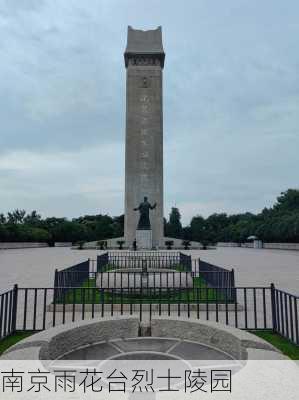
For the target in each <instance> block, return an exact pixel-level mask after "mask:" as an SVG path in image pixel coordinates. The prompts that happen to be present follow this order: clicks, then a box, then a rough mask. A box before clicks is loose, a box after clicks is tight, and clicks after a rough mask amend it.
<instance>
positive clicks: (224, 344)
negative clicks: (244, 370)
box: [151, 316, 283, 360]
mask: <svg viewBox="0 0 299 400" xmlns="http://www.w3.org/2000/svg"><path fill="white" fill-rule="evenodd" d="M151 335H152V336H153V337H172V338H180V339H184V340H190V341H195V342H199V343H202V344H205V345H208V346H211V347H215V348H217V349H220V350H222V351H224V352H226V353H228V354H229V355H231V356H232V357H233V358H235V359H237V360H246V359H250V358H251V357H250V350H251V349H258V350H266V351H267V352H268V351H270V352H277V349H276V348H275V347H273V346H272V345H271V344H269V343H268V342H266V341H264V340H262V339H260V338H258V337H257V336H254V335H252V334H250V333H247V332H245V331H242V330H240V329H236V328H232V327H230V326H227V325H222V324H219V323H217V322H209V321H201V320H195V319H193V320H192V319H189V318H188V319H187V318H180V319H175V318H171V317H169V318H167V317H164V316H163V317H155V318H153V319H152V322H151ZM263 353H264V352H263ZM253 354H255V356H254V357H256V353H255V352H253ZM277 357H278V358H280V357H279V354H277ZM282 358H283V357H282Z"/></svg>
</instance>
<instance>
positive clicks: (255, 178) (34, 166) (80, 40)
mask: <svg viewBox="0 0 299 400" xmlns="http://www.w3.org/2000/svg"><path fill="white" fill-rule="evenodd" d="M298 15H299V2H298V1H297V0H286V1H276V0H262V1H260V0H226V1H219V0H218V1H216V0H194V1H191V0H188V1H175V0H163V1H161V0H159V1H150V0H147V1H143V0H106V1H100V0H85V1H78V0H67V1H64V0H59V1H58V0H0V55H1V57H0V212H7V211H8V210H11V209H14V208H24V209H26V210H28V211H29V210H32V209H36V210H38V211H39V212H41V213H42V214H43V216H52V215H55V216H67V217H74V216H79V215H84V214H88V213H90V214H94V213H108V214H110V215H118V214H121V213H123V208H124V150H125V148H124V140H125V67H124V61H123V52H124V49H125V45H126V35H127V26H128V25H132V26H133V27H134V28H136V29H153V28H156V27H157V26H158V25H162V30H163V43H164V49H165V52H166V62H165V68H164V182H165V186H164V191H165V214H166V215H167V214H168V213H169V210H170V208H171V206H173V205H176V206H177V207H179V209H180V211H181V213H182V215H183V221H184V223H188V222H189V220H190V218H191V216H192V215H195V214H202V215H204V216H207V215H209V214H211V213H213V212H227V213H236V212H244V211H252V212H256V211H260V210H261V209H262V208H263V207H264V206H270V205H272V204H273V202H274V201H275V198H276V197H277V195H279V193H280V192H281V191H283V190H286V189H287V188H289V187H298V166H299V153H298V150H299V134H298V129H299V128H298V127H299V52H298V37H299V19H298Z"/></svg>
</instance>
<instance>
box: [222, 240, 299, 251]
mask: <svg viewBox="0 0 299 400" xmlns="http://www.w3.org/2000/svg"><path fill="white" fill-rule="evenodd" d="M217 247H244V248H253V247H254V245H253V243H252V242H248V243H242V244H239V243H234V242H218V243H217ZM260 248H262V249H273V250H295V251H299V243H262V247H260Z"/></svg>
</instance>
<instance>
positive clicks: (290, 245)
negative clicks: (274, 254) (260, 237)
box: [263, 243, 299, 251]
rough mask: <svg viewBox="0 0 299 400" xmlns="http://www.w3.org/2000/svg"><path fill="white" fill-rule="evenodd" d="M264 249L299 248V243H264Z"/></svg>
mask: <svg viewBox="0 0 299 400" xmlns="http://www.w3.org/2000/svg"><path fill="white" fill-rule="evenodd" d="M263 248H264V249H277V250H297V251H298V250H299V243H263Z"/></svg>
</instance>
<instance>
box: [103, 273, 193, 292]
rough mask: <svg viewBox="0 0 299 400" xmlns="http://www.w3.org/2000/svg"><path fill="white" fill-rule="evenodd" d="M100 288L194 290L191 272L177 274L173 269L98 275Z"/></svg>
mask: <svg viewBox="0 0 299 400" xmlns="http://www.w3.org/2000/svg"><path fill="white" fill-rule="evenodd" d="M96 285H97V287H98V288H110V289H121V288H126V289H127V288H129V289H140V288H141V287H142V288H160V287H161V288H167V287H169V288H192V287H193V278H192V274H191V272H177V271H174V270H171V269H165V268H164V269H157V270H151V269H149V270H148V271H147V272H142V270H141V269H136V268H135V269H121V270H115V271H110V272H103V273H100V274H97V279H96Z"/></svg>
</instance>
